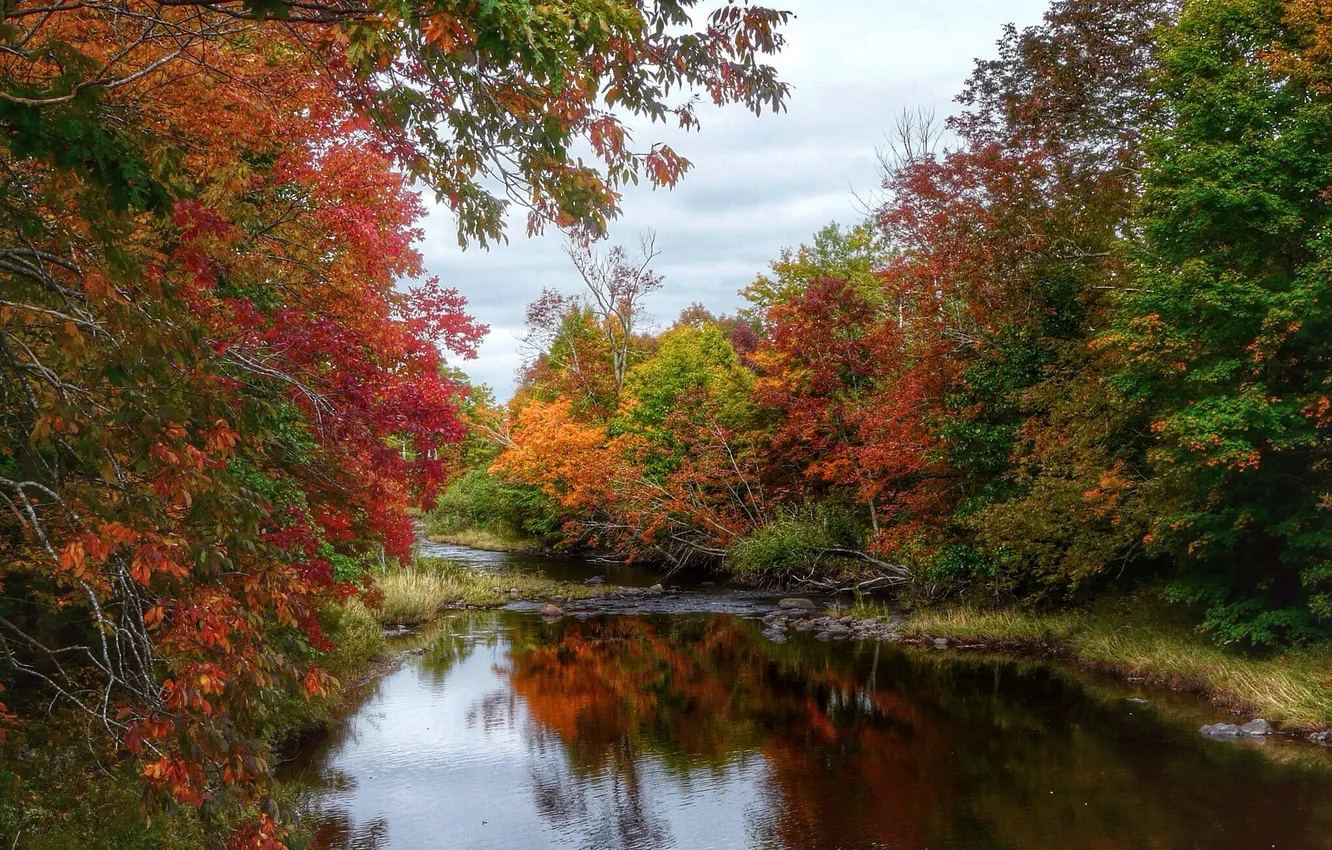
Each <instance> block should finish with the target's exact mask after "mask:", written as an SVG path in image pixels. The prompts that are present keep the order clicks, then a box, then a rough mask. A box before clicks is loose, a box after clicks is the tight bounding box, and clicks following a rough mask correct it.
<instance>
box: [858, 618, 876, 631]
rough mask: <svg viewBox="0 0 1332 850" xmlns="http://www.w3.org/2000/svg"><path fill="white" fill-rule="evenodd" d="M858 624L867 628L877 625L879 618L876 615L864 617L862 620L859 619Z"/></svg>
mask: <svg viewBox="0 0 1332 850" xmlns="http://www.w3.org/2000/svg"><path fill="white" fill-rule="evenodd" d="M860 625H862V626H864V627H865V628H867V629H869V628H873V627H874V626H877V625H879V618H878V617H866V618H865V619H863V620H861V621H860Z"/></svg>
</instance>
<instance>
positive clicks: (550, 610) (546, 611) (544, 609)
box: [541, 602, 564, 617]
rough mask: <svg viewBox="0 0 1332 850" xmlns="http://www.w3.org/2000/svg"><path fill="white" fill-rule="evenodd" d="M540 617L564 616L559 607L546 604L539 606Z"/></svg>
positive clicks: (562, 610)
mask: <svg viewBox="0 0 1332 850" xmlns="http://www.w3.org/2000/svg"><path fill="white" fill-rule="evenodd" d="M541 616H543V617H563V616H564V609H563V608H561V607H559V606H558V605H552V604H550V603H549V602H547V603H546V604H545V605H542V606H541Z"/></svg>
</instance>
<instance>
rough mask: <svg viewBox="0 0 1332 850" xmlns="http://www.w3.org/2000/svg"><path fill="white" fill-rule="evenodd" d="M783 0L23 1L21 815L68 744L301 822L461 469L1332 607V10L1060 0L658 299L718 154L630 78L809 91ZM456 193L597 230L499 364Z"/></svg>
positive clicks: (14, 740) (252, 842)
mask: <svg viewBox="0 0 1332 850" xmlns="http://www.w3.org/2000/svg"><path fill="white" fill-rule="evenodd" d="M714 7H715V8H714ZM789 17H790V16H789V13H787V12H783V11H780V10H776V9H770V8H767V7H764V6H758V5H751V4H750V3H748V2H739V0H736V1H735V2H727V3H721V4H702V3H700V2H699V0H651V2H647V0H644V2H629V0H548V2H535V0H79V2H69V3H65V2H60V3H54V2H46V0H4V2H3V3H0V128H2V129H3V133H0V402H2V403H0V507H2V508H3V510H0V835H14V838H13V841H14V845H15V846H16V847H18V846H25V845H22V844H20V843H19V839H20V837H22V831H23V830H24V829H29V835H31V834H32V831H31V827H25V826H24V824H25V823H27V821H25V820H24V818H25V817H29V816H30V815H31V812H32V811H37V810H41V809H42V808H43V806H46V807H47V808H50V805H48V804H47V801H48V800H49V799H52V798H51V797H50V796H48V795H52V794H54V793H56V792H55V791H53V790H52V789H56V788H58V789H60V790H61V791H62V792H63V793H65V794H67V795H68V796H69V798H71V799H74V800H76V801H77V805H75V804H73V803H69V804H67V807H66V808H64V809H63V810H61V811H60V812H58V813H57V816H56V817H55V818H54V821H60V822H65V823H68V824H70V826H69V828H70V829H71V830H74V831H75V832H77V831H78V830H79V829H80V828H85V829H90V828H92V827H90V826H89V825H90V824H100V823H108V822H109V821H108V820H107V819H108V818H113V817H114V818H115V819H118V820H117V821H116V822H117V823H119V824H121V825H120V826H118V827H116V828H117V829H120V828H123V829H124V830H125V832H124V833H123V835H124V836H132V842H133V843H131V839H130V838H121V839H117V840H119V841H120V842H121V843H120V844H119V845H118V846H121V847H126V848H130V847H139V846H144V847H149V846H151V847H178V846H227V847H230V848H255V850H278V848H284V847H297V846H301V845H300V843H299V830H298V829H297V828H296V826H295V824H296V821H297V818H296V817H295V816H294V815H293V813H292V812H291V811H290V810H289V807H288V800H286V799H285V798H283V797H282V795H281V793H280V791H279V790H277V789H275V786H274V783H273V762H274V759H275V756H274V746H275V742H278V741H280V740H282V739H283V738H284V736H289V735H290V734H292V733H293V732H294V731H295V729H296V728H297V727H298V726H299V725H300V723H301V722H302V718H304V717H306V715H307V714H308V713H310V712H312V711H315V710H316V709H314V708H311V706H319V705H324V704H326V703H328V702H329V701H331V700H334V699H336V697H337V695H338V694H339V693H341V691H342V690H343V689H344V688H345V686H346V683H347V682H348V681H350V680H352V679H354V678H355V675H356V672H355V667H354V665H353V663H352V662H351V661H350V660H349V659H348V657H347V653H349V652H354V651H355V649H356V641H357V640H358V637H357V635H358V633H357V631H356V627H355V625H354V624H352V623H351V620H350V618H349V616H348V614H347V612H348V611H349V610H351V608H350V607H349V606H350V603H351V602H353V601H354V602H355V603H356V604H357V605H363V606H368V607H371V608H373V607H374V606H375V605H376V604H377V600H378V598H379V597H380V596H381V595H382V594H381V590H380V589H379V588H378V587H377V579H376V576H377V575H378V574H380V573H382V572H383V570H384V569H385V565H386V564H394V563H396V562H397V561H404V562H405V561H409V560H410V558H411V550H412V545H413V539H414V538H413V525H412V523H413V517H414V516H415V515H416V514H417V512H422V513H425V515H426V522H427V525H428V528H429V529H430V530H431V532H432V533H435V534H438V535H441V536H444V537H449V536H451V535H460V534H464V533H468V532H471V533H483V534H484V535H489V537H490V538H493V539H494V540H496V541H501V542H504V541H507V542H508V543H510V544H512V545H521V544H527V543H532V544H533V545H539V546H544V547H552V548H557V549H566V550H571V551H594V552H597V553H603V554H606V555H609V556H614V557H616V558H621V559H627V560H629V561H631V562H633V563H643V564H664V565H667V566H669V567H672V568H684V567H689V568H707V569H713V570H718V571H721V572H723V573H725V574H726V575H729V576H732V577H734V578H735V579H737V580H739V581H743V582H748V583H753V584H758V585H762V586H767V587H782V588H791V587H794V588H806V589H810V590H811V591H818V590H834V589H836V590H848V591H854V592H856V593H859V594H869V593H876V592H886V591H892V592H893V593H895V594H897V598H900V599H902V600H904V601H905V602H906V603H909V604H911V605H918V606H929V605H937V604H965V605H974V606H981V607H1004V606H1024V607H1030V608H1033V609H1040V610H1059V609H1063V608H1069V607H1074V606H1078V605H1081V604H1083V603H1086V602H1087V601H1089V600H1093V599H1096V598H1098V597H1101V596H1103V595H1105V594H1110V593H1115V592H1121V591H1125V590H1128V589H1134V588H1142V587H1150V588H1153V589H1155V590H1157V591H1159V592H1160V593H1161V594H1162V595H1163V597H1164V598H1165V599H1167V600H1169V601H1170V603H1171V604H1174V605H1176V606H1178V608H1179V610H1180V611H1182V612H1185V616H1187V617H1189V618H1190V622H1191V623H1192V624H1193V625H1194V626H1196V628H1197V629H1198V630H1199V632H1200V633H1202V634H1204V635H1206V636H1207V638H1208V639H1209V640H1211V641H1214V642H1215V643H1217V644H1219V645H1223V646H1227V647H1232V648H1235V649H1237V650H1242V651H1245V652H1253V653H1258V654H1262V653H1267V654H1269V655H1270V654H1271V653H1274V652H1281V651H1284V650H1285V649H1286V648H1290V647H1300V646H1308V645H1312V644H1318V643H1320V642H1325V641H1327V640H1328V639H1329V638H1332V488H1329V487H1328V486H1327V485H1326V483H1325V482H1326V481H1327V480H1328V475H1329V472H1330V471H1332V430H1329V429H1332V310H1329V308H1328V305H1327V302H1326V298H1327V297H1328V296H1329V295H1330V294H1332V292H1329V290H1330V289H1332V229H1330V228H1332V61H1330V60H1332V8H1330V7H1329V6H1328V5H1327V4H1326V3H1324V2H1321V0H1180V2H1176V0H1056V2H1054V4H1053V5H1052V6H1051V8H1050V10H1049V11H1048V13H1047V14H1046V16H1045V18H1044V20H1043V22H1042V23H1041V24H1039V25H1037V26H1034V27H1031V28H1026V29H1018V28H1016V27H1010V28H1009V29H1008V30H1006V31H1005V32H1003V33H1000V34H997V35H999V36H1001V37H1000V40H999V43H998V47H997V52H996V53H995V54H994V56H992V57H991V58H983V59H979V60H977V62H976V64H975V69H974V72H973V74H972V75H971V77H970V79H969V80H968V81H967V83H966V85H965V87H964V88H963V89H962V91H961V92H960V93H958V95H957V104H958V109H957V111H956V112H955V114H953V115H951V116H950V117H948V118H947V119H946V120H943V121H940V122H935V121H934V120H933V119H932V117H931V116H929V115H927V114H925V113H916V112H907V113H903V114H902V115H901V116H900V117H899V118H898V119H897V121H896V125H895V128H896V129H895V131H894V133H893V136H892V138H891V142H892V143H891V144H890V145H888V146H887V147H886V148H885V149H884V151H883V152H882V154H881V159H882V185H881V186H880V187H879V189H878V191H877V192H876V193H875V194H874V195H873V196H872V197H871V198H869V199H867V204H866V210H865V213H866V214H865V216H864V218H863V219H862V220H857V221H852V222H843V223H841V224H830V225H829V226H828V227H826V228H825V229H823V230H820V231H819V232H818V233H815V234H812V235H811V236H810V238H809V241H808V243H807V244H804V245H801V246H793V247H792V248H791V249H790V250H789V251H785V252H783V253H782V255H781V256H780V257H778V258H776V259H775V260H774V261H773V262H772V264H771V268H770V269H769V270H768V271H767V272H766V273H764V274H761V275H759V276H758V277H757V279H756V280H755V281H754V282H753V284H752V285H750V286H749V287H748V288H747V289H745V291H744V293H743V295H744V298H745V303H746V305H747V306H745V307H744V308H742V309H740V310H739V311H738V312H735V313H732V314H726V315H718V314H716V313H714V312H712V311H710V310H709V309H708V307H707V306H706V305H696V306H695V307H693V308H690V309H689V310H687V311H685V312H684V313H683V314H681V315H680V316H679V318H678V319H677V320H676V321H675V322H674V323H673V324H672V325H670V326H669V327H667V328H665V329H661V328H658V327H654V326H652V325H651V323H650V322H648V321H647V319H646V316H647V310H648V304H649V303H650V299H651V296H652V295H653V294H654V293H656V292H658V291H659V290H661V289H662V288H663V287H669V286H670V285H671V283H670V281H669V280H665V279H663V277H662V276H661V275H659V274H658V273H657V272H656V271H654V269H653V261H654V259H655V258H656V255H657V251H658V249H657V246H656V244H655V243H654V242H653V240H652V237H651V236H650V235H645V236H644V237H643V239H642V241H641V244H637V245H634V244H631V245H628V246H626V247H619V246H615V247H611V246H610V243H609V242H606V241H603V237H604V236H605V235H606V233H607V230H608V228H609V227H610V225H611V224H612V223H613V222H614V220H615V218H616V216H617V215H618V213H619V212H620V209H619V205H620V201H621V198H622V193H623V191H624V188H625V187H626V186H627V185H630V184H633V183H637V182H639V181H640V180H642V181H646V182H647V183H650V184H652V185H655V186H659V187H662V188H664V189H668V188H669V187H671V186H672V185H674V184H675V183H676V181H677V180H679V179H681V178H682V177H684V176H685V174H686V172H687V171H688V170H689V168H690V165H691V163H690V162H689V160H687V159H686V158H685V157H684V156H683V155H682V153H678V152H676V151H675V150H673V149H671V148H670V147H669V146H666V145H661V144H651V145H648V146H647V147H644V146H643V142H642V141H641V140H635V139H633V138H632V137H631V135H630V133H629V132H628V130H627V129H626V127H627V122H629V121H630V120H631V119H639V120H647V121H650V122H656V123H662V124H666V123H669V124H671V125H678V126H679V127H684V128H695V127H698V126H699V125H700V124H706V115H705V114H704V113H705V112H706V109H708V108H711V107H713V106H717V107H732V108H740V109H748V110H750V111H751V112H754V113H761V114H765V115H766V114H767V113H770V112H777V111H780V110H781V109H782V108H783V107H784V104H785V103H786V101H787V99H788V98H789V97H790V96H791V92H790V91H789V89H788V87H787V85H786V84H785V83H784V82H783V81H782V80H780V79H779V78H778V75H777V72H776V71H775V70H774V68H773V67H772V65H771V64H770V57H771V56H772V55H773V54H776V53H778V52H779V51H781V49H782V47H783V46H784V35H783V27H784V25H785V24H786V23H787V22H788V20H789ZM866 108H867V109H869V108H880V105H875V104H867V105H866ZM764 120H766V119H764ZM891 121H892V116H891V114H889V113H887V112H885V122H891ZM703 132H706V128H704V129H703ZM422 192H427V193H430V194H431V195H432V196H433V198H434V199H435V200H436V201H437V202H438V203H439V204H442V205H444V206H445V207H447V208H448V209H449V210H451V211H452V212H453V214H454V216H455V218H456V222H457V239H458V241H459V243H460V244H463V245H470V246H474V247H482V246H486V245H494V244H500V243H503V242H504V241H505V240H506V239H507V238H508V234H507V232H506V227H505V222H506V221H507V220H508V219H509V218H511V217H513V216H514V215H515V214H516V215H517V217H518V218H520V219H523V220H525V222H526V230H527V233H528V235H536V234H540V233H542V232H543V231H550V232H551V233H552V234H559V235H561V238H567V245H568V248H567V253H568V255H569V263H570V275H569V280H570V281H571V284H570V286H569V287H568V289H567V291H562V292H561V291H553V290H552V291H548V292H546V293H544V294H543V295H542V297H541V298H540V299H539V300H538V301H536V302H534V303H533V304H531V305H530V306H529V307H528V309H527V313H526V320H527V337H526V339H527V344H528V346H529V348H530V352H529V353H530V356H529V358H528V362H527V365H526V366H525V368H524V371H523V374H522V376H521V382H520V386H519V388H518V391H517V392H516V394H515V395H514V397H513V398H512V399H511V400H508V401H507V402H504V403H499V402H497V401H496V400H495V399H494V398H493V397H492V396H491V395H490V394H489V393H488V391H487V390H486V389H485V388H484V387H481V386H470V385H469V383H468V381H467V380H466V378H465V377H464V376H463V373H462V372H461V371H460V370H459V369H458V364H459V362H461V361H464V360H466V359H468V358H472V357H475V356H476V352H477V347H478V344H479V341H480V340H481V338H482V337H483V336H484V334H485V333H486V330H487V329H486V328H485V327H484V326H483V325H482V324H481V323H479V322H477V321H476V320H475V319H473V318H472V317H471V316H470V315H469V312H468V308H467V303H466V294H467V292H466V285H465V282H462V281H441V280H439V279H437V278H434V277H431V276H429V275H427V274H426V272H425V268H424V263H423V260H422V255H421V250H420V249H421V245H420V242H421V239H422V233H423V231H422V229H421V227H422V224H421V222H422V219H423V217H424V216H425V213H426V205H425V202H424V200H423V198H422ZM548 238H550V237H548ZM575 283H578V285H577V286H575ZM1320 340H1321V341H1320ZM515 541H517V542H516V543H515ZM53 754H60V757H59V758H55V757H54V756H53ZM34 764H42V765H43V766H44V767H43V769H42V771H37V770H35V769H34V768H32V767H31V765H34ZM25 765H26V767H25ZM51 805H54V804H51ZM62 805H65V804H62ZM25 807H27V810H28V812H29V814H24V811H25ZM71 813H72V814H71ZM48 814H49V813H48ZM32 816H33V817H37V816H36V815H32ZM44 817H46V816H45V815H41V816H40V817H38V822H41V823H46V822H47V821H45V820H42V818H44ZM79 818H84V819H85V820H83V821H80V820H79ZM80 824H82V825H83V826H82V827H80V826H79V825H80ZM97 828H98V829H103V828H104V829H106V830H108V832H106V833H105V834H104V837H106V838H107V840H108V841H111V840H112V833H111V832H110V831H109V830H111V829H112V827H110V826H105V827H102V826H99V827H97ZM117 834H119V833H117Z"/></svg>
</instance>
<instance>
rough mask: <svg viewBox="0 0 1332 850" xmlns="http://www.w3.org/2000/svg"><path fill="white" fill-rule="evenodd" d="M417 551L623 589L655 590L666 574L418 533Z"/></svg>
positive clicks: (492, 568) (471, 564)
mask: <svg viewBox="0 0 1332 850" xmlns="http://www.w3.org/2000/svg"><path fill="white" fill-rule="evenodd" d="M416 551H417V552H418V553H419V554H421V555H424V556H426V557H428V558H447V559H448V560H450V561H457V562H459V563H462V564H466V565H467V566H469V567H472V568H473V569H477V570H484V571H486V572H504V571H506V570H516V571H519V572H527V573H533V574H535V575H541V576H545V577H546V578H550V579H554V580H556V581H574V582H577V581H586V580H587V579H589V578H594V577H599V578H604V579H605V580H606V581H607V582H609V583H611V584H618V585H620V586H622V587H651V586H652V585H654V584H656V583H658V582H660V581H661V580H662V578H663V577H664V571H662V570H658V569H650V568H647V567H641V566H635V565H632V564H626V563H623V562H620V561H596V560H589V559H587V558H575V557H560V556H551V555H546V554H543V553H539V552H484V551H482V550H480V549H470V548H468V547H466V546H455V545H453V544H452V543H436V542H435V541H433V540H427V539H426V538H425V537H424V536H421V532H420V531H419V530H418V537H417V541H416Z"/></svg>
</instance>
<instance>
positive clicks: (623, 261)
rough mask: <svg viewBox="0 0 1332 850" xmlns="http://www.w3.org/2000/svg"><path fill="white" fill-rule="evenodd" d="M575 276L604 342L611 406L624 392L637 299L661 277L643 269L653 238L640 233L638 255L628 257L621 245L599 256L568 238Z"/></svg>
mask: <svg viewBox="0 0 1332 850" xmlns="http://www.w3.org/2000/svg"><path fill="white" fill-rule="evenodd" d="M565 252H566V253H567V254H568V255H569V259H570V260H572V261H573V265H574V268H575V269H577V270H578V276H579V277H581V278H582V279H583V283H584V284H585V285H586V287H587V295H588V296H589V298H590V299H591V300H589V301H587V302H586V303H587V308H588V310H590V311H591V313H592V316H593V318H594V320H595V322H596V324H597V326H598V329H599V330H600V331H601V335H602V336H603V337H604V338H605V347H606V349H607V350H608V351H609V352H610V369H611V376H612V377H613V378H614V380H615V402H616V403H617V404H618V403H619V400H620V394H621V393H622V392H623V391H624V377H625V374H626V373H627V372H628V371H629V366H630V363H629V360H630V352H631V350H632V347H633V342H634V332H635V328H636V327H637V325H638V322H639V320H640V318H641V314H642V311H643V301H644V299H646V298H647V297H648V296H649V295H651V294H652V293H654V292H656V291H657V290H659V289H661V285H662V277H661V275H659V274H657V273H656V272H654V271H652V269H650V268H649V266H650V265H651V263H652V261H653V260H655V259H656V258H657V257H658V256H659V255H660V254H661V251H659V250H658V249H657V237H656V234H654V233H648V234H646V235H645V236H644V237H643V239H642V242H641V244H640V246H639V256H638V257H637V258H635V259H633V260H630V259H629V252H628V251H626V250H625V249H624V247H623V246H620V245H616V246H615V247H613V248H611V249H609V250H608V251H605V252H604V253H600V252H598V251H596V250H595V248H594V247H593V246H592V244H591V243H590V242H588V241H586V240H581V241H580V240H576V239H575V240H571V241H570V242H569V244H568V246H567V247H566V248H565Z"/></svg>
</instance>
